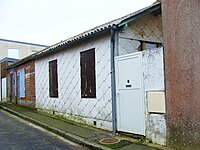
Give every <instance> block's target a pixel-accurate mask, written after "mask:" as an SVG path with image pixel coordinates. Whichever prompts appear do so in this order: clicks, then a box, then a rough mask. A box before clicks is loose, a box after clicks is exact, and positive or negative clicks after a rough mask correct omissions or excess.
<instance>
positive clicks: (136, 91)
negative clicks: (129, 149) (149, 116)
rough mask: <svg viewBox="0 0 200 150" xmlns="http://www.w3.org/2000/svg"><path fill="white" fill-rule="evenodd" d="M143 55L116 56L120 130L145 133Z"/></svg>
mask: <svg viewBox="0 0 200 150" xmlns="http://www.w3.org/2000/svg"><path fill="white" fill-rule="evenodd" d="M141 59H142V55H141V53H140V52H139V53H133V54H129V55H124V56H118V57H116V81H117V108H118V109H117V110H118V113H117V120H118V130H119V131H125V132H130V133H135V134H140V135H145V110H144V97H143V80H142V62H141V61H142V60H141Z"/></svg>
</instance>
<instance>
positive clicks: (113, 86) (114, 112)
mask: <svg viewBox="0 0 200 150" xmlns="http://www.w3.org/2000/svg"><path fill="white" fill-rule="evenodd" d="M116 29H117V27H116V26H115V25H113V27H112V28H111V48H110V50H111V52H110V55H111V92H112V130H113V133H112V134H113V135H116V132H117V109H116V107H117V105H116V84H115V49H116V46H115V43H116V41H115V37H116Z"/></svg>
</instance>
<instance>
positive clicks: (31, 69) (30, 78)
mask: <svg viewBox="0 0 200 150" xmlns="http://www.w3.org/2000/svg"><path fill="white" fill-rule="evenodd" d="M23 68H24V69H25V97H23V98H22V97H20V96H19V95H20V93H19V89H20V84H19V71H20V69H23ZM15 69H16V74H17V78H16V83H17V84H16V87H17V90H16V96H15V92H14V90H15V88H14V87H15V75H14V69H10V70H8V90H7V91H8V97H9V98H10V101H11V102H13V103H16V104H19V105H24V106H28V107H35V62H34V61H31V62H28V63H26V64H23V65H21V66H19V67H17V68H15ZM11 74H13V75H11ZM11 78H12V79H11ZM11 80H12V85H11V83H10V82H11ZM11 86H12V90H11ZM10 92H12V93H10Z"/></svg>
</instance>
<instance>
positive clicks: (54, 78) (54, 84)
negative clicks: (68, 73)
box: [49, 60, 58, 97]
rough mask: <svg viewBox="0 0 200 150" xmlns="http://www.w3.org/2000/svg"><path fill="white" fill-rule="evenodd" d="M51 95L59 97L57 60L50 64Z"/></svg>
mask: <svg viewBox="0 0 200 150" xmlns="http://www.w3.org/2000/svg"><path fill="white" fill-rule="evenodd" d="M49 95H50V97H58V74H57V60H53V61H50V62H49Z"/></svg>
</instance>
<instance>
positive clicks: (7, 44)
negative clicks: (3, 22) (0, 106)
mask: <svg viewBox="0 0 200 150" xmlns="http://www.w3.org/2000/svg"><path fill="white" fill-rule="evenodd" d="M46 47H47V46H45V45H40V44H33V43H26V42H19V41H13V40H6V39H0V74H1V79H0V85H1V86H0V93H1V94H0V101H6V84H7V81H6V70H5V69H6V67H7V66H8V65H11V64H12V63H14V62H16V61H17V60H19V59H22V58H24V57H26V56H28V55H31V54H34V53H36V52H38V51H40V50H42V49H44V48H46Z"/></svg>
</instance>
